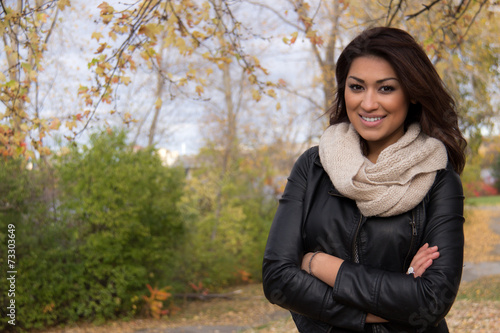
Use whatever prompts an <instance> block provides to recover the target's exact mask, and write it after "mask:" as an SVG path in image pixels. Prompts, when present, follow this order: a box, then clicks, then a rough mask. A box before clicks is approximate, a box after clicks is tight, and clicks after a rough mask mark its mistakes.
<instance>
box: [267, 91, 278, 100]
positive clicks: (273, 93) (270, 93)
mask: <svg viewBox="0 0 500 333" xmlns="http://www.w3.org/2000/svg"><path fill="white" fill-rule="evenodd" d="M267 94H268V95H269V96H271V97H272V98H276V92H275V91H274V89H269V90H268V91H267Z"/></svg>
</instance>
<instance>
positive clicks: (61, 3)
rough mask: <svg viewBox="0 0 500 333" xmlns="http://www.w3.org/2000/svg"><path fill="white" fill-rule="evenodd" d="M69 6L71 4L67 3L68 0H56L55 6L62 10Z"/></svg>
mask: <svg viewBox="0 0 500 333" xmlns="http://www.w3.org/2000/svg"><path fill="white" fill-rule="evenodd" d="M70 6H71V4H70V3H69V0H59V1H57V7H58V8H59V9H60V10H64V8H66V7H70Z"/></svg>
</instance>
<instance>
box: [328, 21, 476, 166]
mask: <svg viewBox="0 0 500 333" xmlns="http://www.w3.org/2000/svg"><path fill="white" fill-rule="evenodd" d="M361 56H376V57H380V58H383V59H385V60H386V61H388V62H389V63H390V64H391V65H392V67H393V68H394V70H395V72H396V74H397V76H398V79H399V81H400V82H401V86H402V88H403V90H404V91H405V93H406V95H407V96H408V99H409V100H410V101H411V104H410V107H409V109H408V115H407V117H406V121H405V124H406V126H408V125H409V124H411V123H413V122H418V123H420V126H421V127H422V131H423V132H424V133H425V134H427V135H429V136H431V137H434V138H436V139H438V140H440V141H441V142H443V144H444V145H445V146H446V150H447V152H448V158H449V161H450V162H451V164H452V165H453V169H454V170H455V171H456V172H457V173H459V174H460V173H462V170H463V168H464V166H465V147H466V146H467V142H466V141H465V139H464V137H463V135H462V133H461V132H460V128H459V126H458V114H457V111H456V106H455V101H454V99H453V97H452V96H451V95H450V93H449V92H448V91H447V89H446V88H445V86H444V83H443V81H442V80H441V78H440V77H439V74H438V73H437V72H436V69H435V68H434V66H433V65H432V63H431V61H430V60H429V58H428V57H427V55H426V54H425V52H424V50H423V49H422V47H420V45H419V44H418V43H417V42H416V41H415V39H414V38H413V37H412V36H410V35H409V34H408V33H407V32H405V31H403V30H400V29H396V28H389V27H376V28H371V29H368V30H366V31H364V32H363V33H361V34H360V35H358V36H357V37H356V38H354V40H352V41H351V42H350V43H349V45H347V47H346V48H345V49H344V51H342V53H341V54H340V57H339V59H338V61H337V67H336V70H335V74H336V80H337V92H336V95H335V100H334V102H333V105H332V107H331V108H330V110H328V114H329V116H330V125H333V124H338V123H341V122H349V118H348V117H347V112H346V105H345V97H344V93H345V83H346V78H347V74H348V72H349V69H350V67H351V64H352V62H353V60H354V59H356V58H358V57H361Z"/></svg>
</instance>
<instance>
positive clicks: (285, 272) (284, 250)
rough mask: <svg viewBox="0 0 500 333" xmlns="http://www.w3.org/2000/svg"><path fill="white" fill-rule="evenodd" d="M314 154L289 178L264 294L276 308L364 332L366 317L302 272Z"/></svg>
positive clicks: (269, 250) (270, 245) (269, 249)
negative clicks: (306, 196) (307, 193)
mask: <svg viewBox="0 0 500 333" xmlns="http://www.w3.org/2000/svg"><path fill="white" fill-rule="evenodd" d="M311 155H313V150H312V149H310V150H308V151H306V152H305V153H304V154H302V156H301V157H299V159H298V160H297V162H296V163H295V165H294V167H293V169H292V172H291V174H290V176H289V178H288V182H287V185H286V187H285V191H284V193H283V196H282V198H281V199H280V201H279V205H278V209H277V212H276V215H275V217H274V220H273V224H272V226H271V230H270V232H269V237H268V240H267V245H266V250H265V254H264V261H263V269H262V278H263V287H264V293H265V295H266V297H267V299H268V300H269V301H270V302H271V303H274V304H277V305H279V306H281V307H283V308H286V309H288V310H291V311H293V312H296V313H299V314H303V315H306V316H308V317H310V318H312V319H316V320H320V321H323V322H326V323H328V324H331V325H332V326H336V327H343V328H348V329H351V330H354V331H363V329H364V325H365V318H366V313H365V312H364V311H362V310H358V309H355V308H354V307H350V306H346V305H345V304H341V303H339V302H337V301H336V300H335V299H334V298H333V297H332V288H331V287H330V286H328V285H327V284H325V283H323V282H322V281H320V280H319V279H317V278H315V277H313V276H311V275H309V274H308V273H307V272H305V271H303V270H301V268H300V267H301V263H302V258H303V255H304V253H303V252H304V250H303V243H302V242H303V241H302V239H303V238H302V234H301V228H302V216H303V200H304V194H305V191H306V188H307V175H308V172H309V170H310V168H311V167H313V158H312V157H311Z"/></svg>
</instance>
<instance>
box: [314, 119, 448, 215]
mask: <svg viewBox="0 0 500 333" xmlns="http://www.w3.org/2000/svg"><path fill="white" fill-rule="evenodd" d="M319 156H320V159H321V163H322V164H323V168H324V169H325V171H326V172H327V174H328V175H329V176H330V179H331V181H332V183H333V185H334V186H335V188H336V189H337V190H338V191H339V192H340V193H341V194H342V195H344V196H346V197H348V198H351V199H353V200H355V201H356V204H357V206H358V208H359V209H360V211H361V213H362V214H363V215H365V216H394V215H398V214H401V213H404V212H406V211H408V210H410V209H412V208H414V207H416V206H417V205H418V204H419V203H420V202H421V201H422V200H423V198H424V197H425V195H426V194H427V192H428V191H429V189H430V188H431V186H432V184H433V183H434V179H435V176H436V171H437V170H439V169H444V168H445V167H446V163H447V161H448V157H447V154H446V148H445V146H444V144H443V143H442V142H441V141H439V140H437V139H434V138H431V137H429V136H427V135H426V134H424V133H421V131H420V125H418V124H412V125H410V126H409V128H408V130H407V131H406V133H405V134H404V135H403V137H401V138H400V139H399V140H398V141H397V142H396V143H394V144H392V145H390V146H389V147H387V148H385V149H384V150H383V151H382V152H381V153H380V155H379V157H378V159H377V163H375V164H374V163H372V162H371V161H370V160H368V159H367V158H366V157H365V156H364V155H363V153H362V151H361V145H360V137H359V134H358V133H357V132H356V130H355V129H354V127H353V126H352V125H351V124H350V123H341V124H337V125H332V126H330V127H328V128H327V129H326V131H325V133H324V134H323V136H322V137H321V140H320V143H319Z"/></svg>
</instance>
